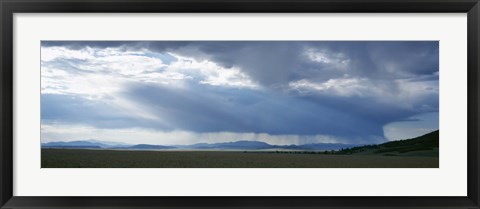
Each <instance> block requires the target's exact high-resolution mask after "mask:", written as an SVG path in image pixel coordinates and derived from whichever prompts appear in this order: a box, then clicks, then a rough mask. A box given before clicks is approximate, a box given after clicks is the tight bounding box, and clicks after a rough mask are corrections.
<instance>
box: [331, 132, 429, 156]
mask: <svg viewBox="0 0 480 209" xmlns="http://www.w3.org/2000/svg"><path fill="white" fill-rule="evenodd" d="M438 148H439V131H438V130H437V131H434V132H431V133H428V134H425V135H422V136H419V137H415V138H411V139H405V140H398V141H391V142H386V143H383V144H378V145H365V146H358V147H352V148H347V149H341V150H339V151H335V152H333V154H344V155H352V154H355V155H385V156H397V155H399V156H431V157H433V156H438Z"/></svg>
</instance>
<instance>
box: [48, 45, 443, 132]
mask: <svg viewBox="0 0 480 209" xmlns="http://www.w3.org/2000/svg"><path fill="white" fill-rule="evenodd" d="M53 46H58V47H67V48H69V49H73V50H78V49H82V48H85V47H91V48H98V49H103V48H119V49H123V50H134V49H148V50H149V51H151V52H160V53H165V52H169V53H173V54H176V55H179V56H185V57H193V58H195V59H197V60H210V61H213V62H215V63H217V64H219V65H221V66H223V67H225V68H233V67H235V68H238V69H241V71H242V72H244V73H246V74H247V75H248V76H249V77H250V78H251V79H252V80H254V81H255V82H257V83H258V84H260V86H261V89H262V90H255V89H254V90H251V89H235V88H216V87H212V86H208V85H202V84H198V83H196V84H195V83H189V84H188V86H187V87H186V88H168V87H165V86H160V85H153V84H145V83H141V82H136V83H129V85H128V86H126V87H125V88H124V90H123V92H122V94H121V96H122V97H124V98H127V99H129V100H131V101H134V102H135V103H137V104H139V105H140V106H142V107H149V111H150V112H152V114H154V115H156V116H158V117H160V118H162V120H164V121H168V123H167V124H165V123H163V122H158V121H154V120H149V119H142V118H137V117H132V116H131V115H129V114H123V113H121V112H119V111H118V110H115V109H113V108H112V107H108V106H105V105H102V104H101V103H98V102H95V101H90V100H84V99H82V98H80V97H71V96H68V95H49V94H42V120H50V121H57V120H64V121H66V122H72V123H73V122H80V123H85V124H91V125H94V126H96V127H114V128H122V127H147V128H154V129H158V130H174V129H181V130H188V131H194V132H221V131H228V132H257V133H269V134H300V135H314V134H325V135H333V136H339V137H343V138H350V139H355V138H363V139H365V138H369V137H370V138H372V139H373V138H376V137H383V129H382V127H383V126H384V125H385V124H387V123H389V122H393V121H402V120H406V119H407V118H409V117H411V116H413V115H416V114H421V113H425V112H435V111H438V91H437V92H436V91H435V88H436V89H438V71H439V51H438V50H439V49H438V42H437V41H280V42H278V41H154V42H144V41H133V42H131V41H126V42H121V41H88V42H84V41H43V42H42V47H53ZM309 53H310V54H309ZM309 56H310V57H309ZM312 57H313V58H312ZM76 62H79V61H76ZM74 63H75V62H73V64H72V62H71V61H70V60H58V62H55V63H46V65H55V66H59V67H62V68H69V70H72V69H75V70H74V71H77V70H76V69H77V68H78V67H77V66H76V65H75V64H74ZM69 66H70V67H69ZM80 70H81V69H79V71H80ZM302 79H306V80H308V81H311V82H313V83H325V82H327V81H331V80H332V79H352V80H355V79H357V80H362V81H364V82H365V83H368V85H369V88H370V90H368V91H365V93H364V94H362V95H355V94H353V95H348V96H345V95H343V96H342V95H337V94H334V93H331V92H330V91H318V89H317V91H315V89H313V90H311V91H312V92H308V93H307V94H305V93H304V92H303V93H302V92H300V91H291V89H290V86H289V84H291V83H292V82H295V81H298V80H302ZM422 82H433V86H432V87H428V88H432V89H425V88H427V87H425V86H422V85H417V84H422ZM333 84H335V83H334V82H333ZM360 84H363V83H360ZM346 85H347V86H346V87H345V88H348V85H349V84H348V83H347V84H346ZM405 85H410V86H409V87H408V88H406V87H405ZM328 88H335V86H333V87H328ZM405 89H408V92H404V91H405ZM327 90H331V89H327ZM425 92H426V93H425ZM395 98H400V99H398V101H397V100H395ZM389 100H392V101H389Z"/></svg>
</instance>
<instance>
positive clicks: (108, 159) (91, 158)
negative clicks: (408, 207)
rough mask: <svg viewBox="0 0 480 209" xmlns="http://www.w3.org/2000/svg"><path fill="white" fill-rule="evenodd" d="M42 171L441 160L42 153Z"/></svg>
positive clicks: (416, 164)
mask: <svg viewBox="0 0 480 209" xmlns="http://www.w3.org/2000/svg"><path fill="white" fill-rule="evenodd" d="M41 160H42V168H438V166H439V160H438V157H418V156H381V155H329V154H298V153H297V154H294V153H275V152H243V151H140V150H88V149H42V156H41Z"/></svg>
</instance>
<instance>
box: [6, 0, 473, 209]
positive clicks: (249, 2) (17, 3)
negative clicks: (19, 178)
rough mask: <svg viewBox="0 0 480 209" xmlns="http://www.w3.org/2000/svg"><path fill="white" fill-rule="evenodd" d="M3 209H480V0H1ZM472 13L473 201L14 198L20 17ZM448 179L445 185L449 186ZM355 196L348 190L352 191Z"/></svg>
mask: <svg viewBox="0 0 480 209" xmlns="http://www.w3.org/2000/svg"><path fill="white" fill-rule="evenodd" d="M0 7H1V33H0V35H1V42H0V44H1V49H2V50H1V56H0V63H1V85H0V88H1V91H0V94H1V95H0V98H1V112H0V114H1V118H2V126H1V130H0V131H1V137H0V142H1V143H0V161H1V164H0V188H1V190H0V205H1V208H252V209H253V208H466V209H467V208H468V209H473V208H480V203H479V200H480V196H479V194H480V193H479V187H480V183H479V182H480V181H479V163H480V162H479V153H478V152H479V151H480V146H479V143H478V142H479V126H478V118H479V117H478V116H479V106H478V105H479V103H478V101H479V100H478V99H479V97H478V94H479V93H480V91H479V87H480V86H479V81H480V77H479V75H480V74H479V70H480V68H479V60H480V53H479V49H480V47H479V32H480V29H479V20H480V17H479V13H480V4H479V1H478V0H403V1H402V0H381V1H380V0H335V1H332V0H228V1H227V0H84V1H79V0H0ZM84 12H88V13H157V12H160V13H187V12H189V13H190V12H193V13H198V12H213V13H219V12H221V13H249V12H252V13H257V12H265V13H280V12H294V13H306V12H310V13H312V12H313V13H317V12H321V13H343V12H346V13H350V12H354V13H419V12H422V13H423V12H424V13H467V14H468V162H467V164H468V195H467V196H465V197H415V196H410V197H360V196H355V197H21V196H13V181H14V176H13V150H12V145H13V120H14V118H13V113H12V112H13V109H14V108H15V106H14V104H13V40H14V38H15V37H13V14H14V13H84ZM448 180H449V179H445V181H448ZM346 189H348V188H346Z"/></svg>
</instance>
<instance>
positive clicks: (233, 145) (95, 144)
mask: <svg viewBox="0 0 480 209" xmlns="http://www.w3.org/2000/svg"><path fill="white" fill-rule="evenodd" d="M356 146H359V144H341V143H315V144H303V145H293V144H292V145H271V144H268V143H265V142H260V141H247V140H242V141H234V142H223V143H213V144H208V143H198V144H191V145H174V146H166V145H153V144H135V145H132V144H125V143H117V142H108V141H99V140H80V141H70V142H63V141H58V142H48V143H42V148H72V149H73V148H77V149H132V150H168V149H172V150H175V149H181V150H266V149H285V150H317V151H323V150H340V149H346V148H351V147H356Z"/></svg>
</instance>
